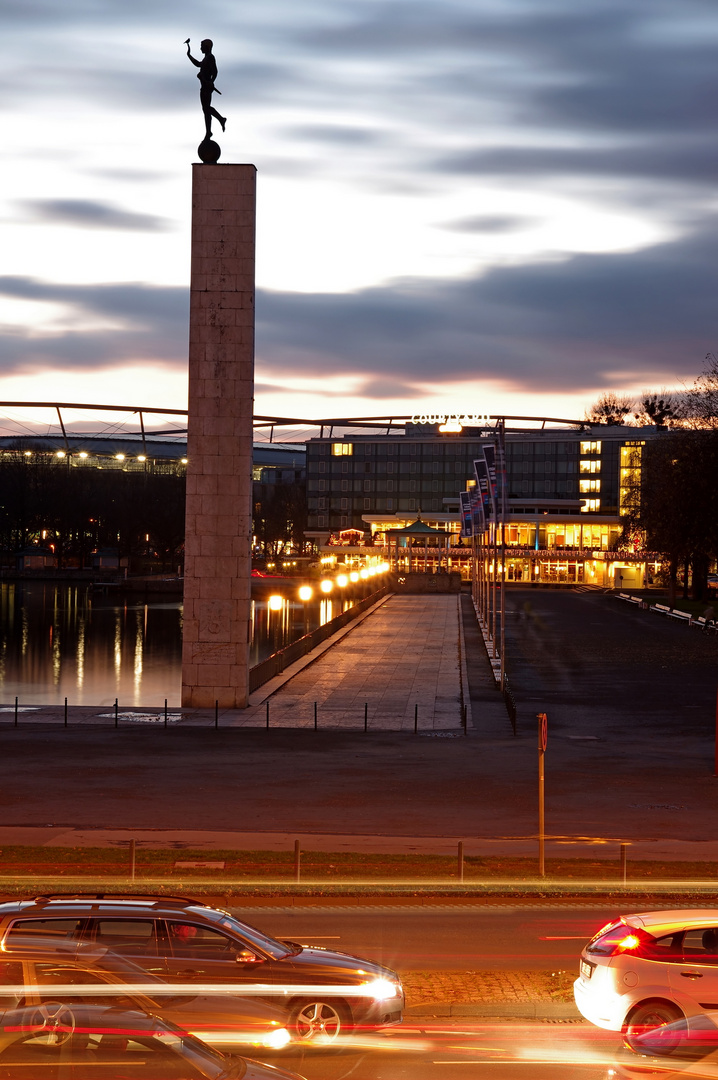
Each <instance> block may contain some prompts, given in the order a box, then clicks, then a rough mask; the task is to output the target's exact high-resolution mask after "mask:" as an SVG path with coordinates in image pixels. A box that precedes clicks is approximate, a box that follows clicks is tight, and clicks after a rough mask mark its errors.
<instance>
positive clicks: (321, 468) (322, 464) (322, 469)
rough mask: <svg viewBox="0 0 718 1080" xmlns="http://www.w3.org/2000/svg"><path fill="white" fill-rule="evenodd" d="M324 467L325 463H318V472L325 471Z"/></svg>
mask: <svg viewBox="0 0 718 1080" xmlns="http://www.w3.org/2000/svg"><path fill="white" fill-rule="evenodd" d="M326 467H327V463H326V461H320V462H319V472H324V471H325V470H326Z"/></svg>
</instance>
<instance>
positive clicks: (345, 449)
mask: <svg viewBox="0 0 718 1080" xmlns="http://www.w3.org/2000/svg"><path fill="white" fill-rule="evenodd" d="M353 453H354V444H353V443H350V442H335V443H332V454H333V455H334V457H351V456H352V454H353Z"/></svg>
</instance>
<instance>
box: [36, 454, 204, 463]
mask: <svg viewBox="0 0 718 1080" xmlns="http://www.w3.org/2000/svg"><path fill="white" fill-rule="evenodd" d="M77 456H78V457H79V458H82V460H83V461H84V459H85V458H87V457H89V456H90V455H89V454H88V453H86V452H85V451H84V450H81V451H80V452H79V454H78V455H77ZM25 457H32V450H26V451H25ZM55 457H56V458H60V459H62V458H66V457H67V454H66V453H65V451H64V450H57V451H56V452H55ZM125 457H126V455H125V454H115V461H124V460H125ZM135 460H136V461H147V455H146V454H138V455H137V457H136V459H135ZM180 461H181V463H182V464H183V465H186V464H187V458H186V457H183V458H180Z"/></svg>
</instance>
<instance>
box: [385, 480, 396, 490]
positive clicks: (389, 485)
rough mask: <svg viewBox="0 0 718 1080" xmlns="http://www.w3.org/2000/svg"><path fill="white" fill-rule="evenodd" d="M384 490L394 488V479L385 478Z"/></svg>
mask: <svg viewBox="0 0 718 1080" xmlns="http://www.w3.org/2000/svg"><path fill="white" fill-rule="evenodd" d="M386 490H387V491H393V490H394V481H393V480H387V482H386Z"/></svg>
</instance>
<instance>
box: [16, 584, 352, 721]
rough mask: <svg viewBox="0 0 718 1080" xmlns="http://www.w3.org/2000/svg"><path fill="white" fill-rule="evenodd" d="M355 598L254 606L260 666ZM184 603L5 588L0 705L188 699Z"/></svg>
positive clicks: (45, 587)
mask: <svg viewBox="0 0 718 1080" xmlns="http://www.w3.org/2000/svg"><path fill="white" fill-rule="evenodd" d="M349 606H350V602H349V601H348V600H332V599H329V598H324V599H322V600H316V601H310V602H309V603H307V604H302V603H300V602H298V601H290V600H285V601H284V602H283V603H282V606H281V608H279V610H277V611H270V610H269V609H268V605H267V600H266V598H262V599H257V600H253V601H252V610H251V627H252V645H251V650H250V664H252V665H253V664H257V663H259V661H261V660H263V659H265V657H267V656H269V655H270V653H272V652H275V651H276V650H277V649H280V648H282V647H283V646H284V645H287V644H289V643H290V642H292V641H295V640H296V639H297V638H299V637H301V636H302V635H303V634H306V633H309V631H310V630H313V629H315V628H316V627H317V626H319V625H324V623H325V622H327V621H328V620H329V619H332V618H335V617H336V616H337V615H338V614H339V613H340V612H341V611H343V610H345V609H346V608H347V607H349ZM181 661H182V601H181V599H180V597H179V596H176V597H174V596H173V597H169V596H164V595H158V596H156V597H154V598H151V599H147V601H145V599H144V598H136V597H134V596H132V595H130V594H128V595H124V594H117V593H115V594H112V593H109V594H108V593H104V592H100V591H99V590H92V589H90V588H89V587H87V586H85V585H68V584H65V583H58V584H54V583H51V582H46V581H38V582H15V583H3V584H0V702H2V703H3V704H5V705H11V704H12V703H13V702H14V700H15V697H16V696H17V697H18V698H19V701H20V704H25V705H62V703H63V701H64V699H65V698H67V699H68V704H69V705H101V706H106V705H111V704H112V703H113V702H114V700H115V698H118V700H119V702H120V704H121V705H124V706H134V707H137V706H155V707H157V706H162V705H163V704H164V700H165V698H166V699H167V702H168V705H172V706H177V705H179V703H180V689H181Z"/></svg>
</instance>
